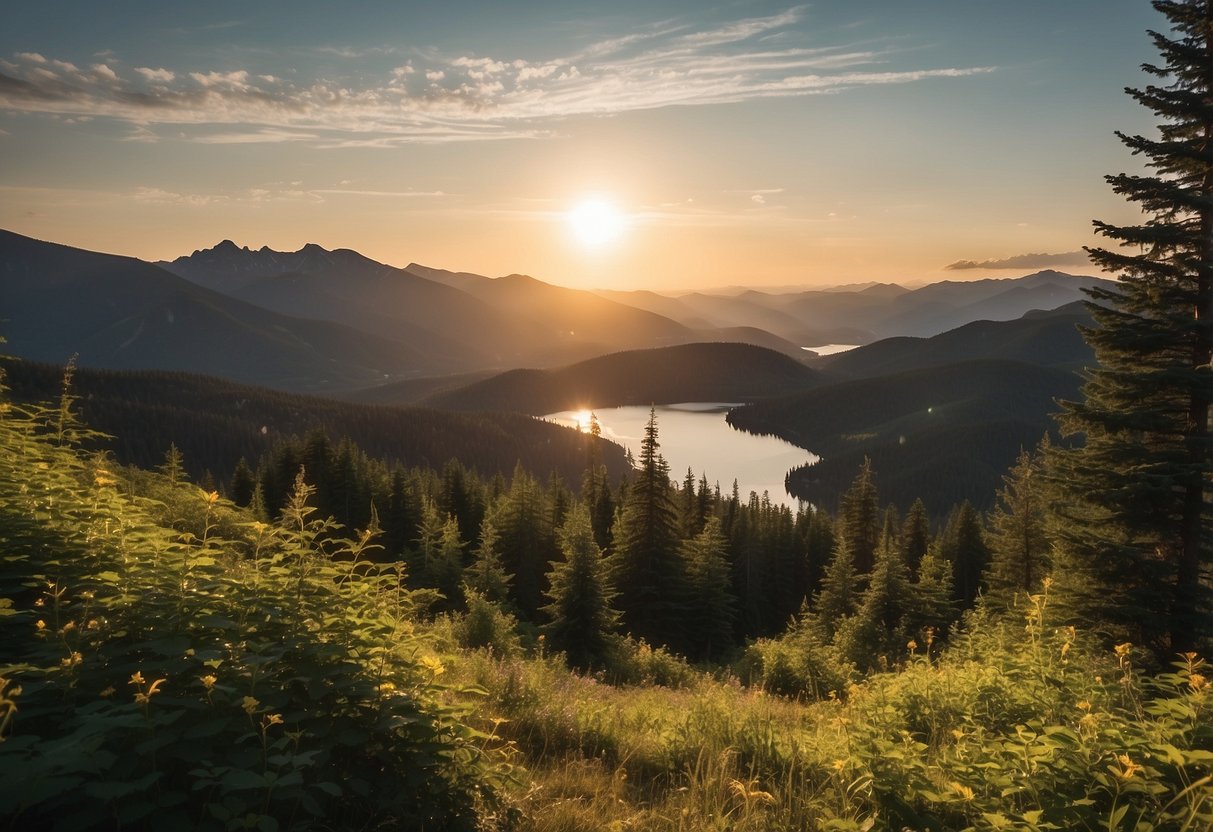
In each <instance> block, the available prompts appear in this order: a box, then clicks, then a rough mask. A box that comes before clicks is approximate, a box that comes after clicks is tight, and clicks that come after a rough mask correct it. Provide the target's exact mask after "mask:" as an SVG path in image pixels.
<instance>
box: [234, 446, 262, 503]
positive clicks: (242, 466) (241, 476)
mask: <svg viewBox="0 0 1213 832" xmlns="http://www.w3.org/2000/svg"><path fill="white" fill-rule="evenodd" d="M256 487H257V481H256V478H255V477H254V476H253V469H252V468H250V467H249V464H248V462H247V461H245V459H244V457H240V461H239V462H237V463H236V468H235V470H234V471H232V480H231V484H230V485H229V486H228V489H227V490H228V496H229V497H230V498H231V501H232V502H233V503H235V504H236V505H238V506H247V505H248V504H249V503H251V502H252V501H253V491H254V489H256Z"/></svg>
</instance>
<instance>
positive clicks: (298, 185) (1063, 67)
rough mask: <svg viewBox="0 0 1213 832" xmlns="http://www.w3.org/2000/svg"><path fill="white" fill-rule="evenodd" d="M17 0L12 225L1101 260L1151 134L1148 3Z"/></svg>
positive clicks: (686, 279) (280, 237) (412, 243)
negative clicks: (1135, 139) (609, 213)
mask: <svg viewBox="0 0 1213 832" xmlns="http://www.w3.org/2000/svg"><path fill="white" fill-rule="evenodd" d="M10 5H12V8H9V9H6V14H5V17H6V25H5V26H4V28H3V30H0V131H2V132H0V227H4V228H8V229H11V230H15V231H18V232H21V233H26V234H30V235H32V236H36V237H40V238H43V239H50V240H54V241H57V242H64V243H69V244H73V245H80V246H84V247H88V248H97V249H102V250H108V251H116V252H121V253H127V254H133V255H136V256H141V257H145V258H147V259H156V258H162V257H172V256H176V255H177V254H181V253H188V252H189V251H191V250H193V249H195V248H199V247H204V246H209V245H213V244H214V243H215V242H217V241H218V240H219V239H222V238H231V239H234V240H236V241H237V242H238V243H241V244H247V245H250V246H258V247H259V246H261V245H270V246H272V247H275V248H290V249H294V248H298V247H299V246H301V245H303V244H304V243H305V242H319V243H321V244H322V245H326V246H330V247H337V246H346V247H352V248H356V249H358V250H360V251H363V252H364V253H366V254H368V255H369V256H372V257H375V258H376V259H380V260H383V261H385V262H390V263H394V264H396V265H404V264H405V263H407V262H409V261H418V262H424V263H427V264H428V265H433V266H439V267H446V268H452V269H465V270H471V271H477V272H481V273H485V274H492V275H496V274H504V273H509V272H528V273H531V274H534V275H535V276H537V277H541V278H543V279H545V280H550V281H552V282H557V283H564V284H567V285H575V286H602V287H609V288H630V287H639V286H644V287H648V288H667V289H675V288H688V287H694V286H720V285H730V284H735V285H792V284H806V285H812V284H821V283H846V282H852V281H866V280H900V281H903V282H913V281H922V280H930V279H940V278H942V277H952V278H956V277H978V276H989V275H998V276H1012V275H1014V274H1018V273H1024V272H1025V271H1030V270H1032V266H1033V265H1035V264H1039V265H1057V266H1058V267H1062V268H1067V269H1069V270H1071V271H1089V270H1090V267H1089V266H1088V267H1085V268H1084V267H1083V265H1082V263H1081V260H1080V258H1078V257H1077V256H1076V255H1075V254H1074V252H1076V251H1077V250H1078V249H1079V248H1080V247H1081V246H1082V245H1084V244H1090V243H1092V242H1094V240H1093V238H1092V237H1091V234H1090V221H1091V219H1093V218H1095V217H1099V218H1102V219H1109V220H1114V221H1121V220H1125V219H1128V218H1130V217H1132V216H1133V215H1134V214H1135V211H1134V209H1133V208H1132V207H1130V206H1126V205H1124V204H1123V203H1122V202H1121V201H1120V200H1119V199H1118V198H1117V197H1115V196H1114V195H1112V194H1111V192H1110V190H1109V189H1108V188H1107V186H1106V185H1105V184H1104V182H1103V180H1102V176H1103V175H1104V174H1106V173H1113V172H1118V171H1121V170H1128V169H1133V168H1134V166H1135V165H1136V164H1137V163H1136V162H1135V160H1133V159H1132V158H1131V157H1130V156H1129V155H1128V153H1127V152H1126V151H1125V150H1124V149H1123V147H1122V146H1121V145H1120V144H1119V143H1118V142H1117V141H1116V139H1115V137H1114V136H1113V135H1112V131H1113V130H1116V129H1120V130H1126V131H1129V132H1142V131H1148V130H1150V129H1151V118H1150V115H1149V113H1147V112H1145V111H1144V110H1142V109H1141V108H1140V107H1138V106H1137V105H1136V104H1134V103H1133V102H1132V101H1131V100H1130V99H1129V98H1128V97H1127V96H1125V95H1124V93H1123V91H1122V90H1123V88H1124V87H1125V86H1126V85H1133V84H1139V83H1141V82H1142V80H1143V79H1142V77H1141V73H1140V72H1139V70H1138V66H1139V64H1140V63H1141V62H1142V61H1146V60H1150V59H1152V57H1153V56H1152V54H1151V49H1150V45H1149V41H1148V39H1147V37H1146V35H1145V29H1147V28H1149V27H1151V26H1158V25H1161V23H1162V20H1161V18H1160V17H1159V16H1158V15H1156V13H1154V12H1153V11H1152V9H1150V7H1149V4H1148V3H1146V2H1138V0H1132V1H1131V2H1130V0H1101V2H1094V1H1093V0H1091V1H1089V0H1059V1H1058V2H1017V3H1006V2H985V0H967V2H947V1H945V0H940V1H939V2H932V1H931V0H921V1H917V0H900V2H890V1H889V0H884V1H883V2H866V3H859V2H836V1H834V0H831V2H817V3H808V4H803V5H786V4H773V3H758V2H735V3H720V4H712V3H691V2H646V3H636V2H622V3H611V4H609V5H608V4H597V3H580V4H578V3H570V2H564V3H524V4H520V3H499V2H498V3H483V2H482V3H476V2H452V3H443V4H429V3H426V4H420V3H411V2H406V3H399V2H397V3H388V2H381V3H358V4H354V5H353V8H352V9H350V8H337V7H336V6H335V5H334V4H331V3H313V2H292V3H275V2H252V3H241V4H236V3H222V2H220V3H191V4H186V3H155V4H153V3H122V2H119V3H109V4H96V3H87V4H86V3H39V4H34V3H28V4H19V5H18V4H10ZM589 198H596V199H599V200H602V201H603V202H605V203H609V204H610V205H611V206H613V207H612V210H614V211H616V212H617V213H618V215H619V217H620V218H621V219H622V221H623V222H624V225H625V227H626V232H625V233H624V234H622V235H620V236H619V237H618V239H617V240H616V241H615V242H613V243H612V244H611V245H609V246H606V247H603V246H597V247H594V248H587V247H586V246H584V245H582V244H581V243H580V242H579V241H578V240H577V238H576V236H575V235H572V234H570V233H569V228H568V223H567V221H566V217H567V215H568V213H569V211H570V210H571V209H572V208H574V207H575V206H576V205H578V204H579V203H580V202H583V201H584V200H586V199H589ZM1029 254H1033V255H1038V254H1047V255H1050V257H1049V258H1037V259H1035V260H1033V259H1032V258H1028V257H1026V255H1029ZM1015 258H1017V259H1015ZM1067 258H1068V259H1067ZM1008 260H1009V261H1010V262H1009V264H1007V263H1003V262H1001V261H1008ZM959 261H971V262H974V263H989V264H992V265H993V266H998V265H1010V266H1011V267H1012V268H1010V269H1007V268H978V269H964V270H955V269H954V270H946V269H945V268H944V267H945V266H947V265H948V264H951V263H956V262H959ZM1067 264H1068V265H1067ZM1016 270H1018V271H1016Z"/></svg>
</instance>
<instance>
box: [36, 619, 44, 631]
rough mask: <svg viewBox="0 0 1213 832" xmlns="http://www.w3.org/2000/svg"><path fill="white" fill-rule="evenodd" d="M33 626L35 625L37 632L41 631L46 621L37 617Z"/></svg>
mask: <svg viewBox="0 0 1213 832" xmlns="http://www.w3.org/2000/svg"><path fill="white" fill-rule="evenodd" d="M34 627H35V629H37V630H38V632H42V631H43V630H45V629H46V622H45V621H43V620H42V619H41V618H39V619H38V620H37V621H35V622H34Z"/></svg>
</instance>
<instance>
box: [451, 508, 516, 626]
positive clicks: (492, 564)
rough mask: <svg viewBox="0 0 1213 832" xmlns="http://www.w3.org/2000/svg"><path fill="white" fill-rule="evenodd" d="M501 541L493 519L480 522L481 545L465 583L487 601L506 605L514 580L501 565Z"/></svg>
mask: <svg viewBox="0 0 1213 832" xmlns="http://www.w3.org/2000/svg"><path fill="white" fill-rule="evenodd" d="M500 540H501V536H500V534H498V532H497V526H496V525H495V524H494V523H493V520H492V518H490V517H485V518H484V520H482V521H481V522H480V543H479V545H477V547H476V551H475V553H474V555H475V559H474V560H473V561H472V565H471V566H469V567H468V568H467V569H466V570H464V573H463V582H464V584H465V585H466V586H467V587H468V589H470V590H472V591H474V592H476V593H479V595H480V597H481V598H483V599H485V600H486V601H489V602H491V603H494V604H501V605H505V604H507V603H508V601H509V594H510V581H511V580H512V578H511V576H510V574H509V573H508V572H506V571H505V567H504V566H503V565H502V563H501V553H500V551H499V547H500Z"/></svg>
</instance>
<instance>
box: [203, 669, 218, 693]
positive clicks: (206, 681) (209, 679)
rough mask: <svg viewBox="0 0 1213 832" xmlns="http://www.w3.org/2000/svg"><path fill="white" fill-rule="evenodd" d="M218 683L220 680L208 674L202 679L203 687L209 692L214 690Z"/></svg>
mask: <svg viewBox="0 0 1213 832" xmlns="http://www.w3.org/2000/svg"><path fill="white" fill-rule="evenodd" d="M218 681H219V680H218V679H217V678H215V676H214V675H212V674H210V673H208V674H206V675H205V676H203V677H202V687H204V688H206V689H207V690H212V689H213V688H214V687H215V683H216V682H218Z"/></svg>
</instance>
